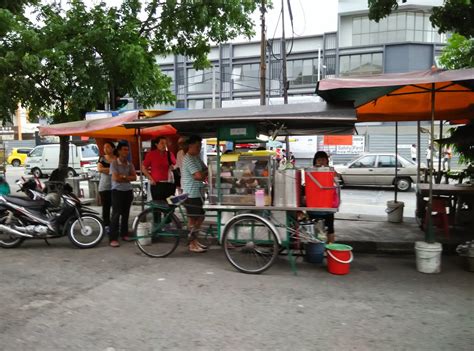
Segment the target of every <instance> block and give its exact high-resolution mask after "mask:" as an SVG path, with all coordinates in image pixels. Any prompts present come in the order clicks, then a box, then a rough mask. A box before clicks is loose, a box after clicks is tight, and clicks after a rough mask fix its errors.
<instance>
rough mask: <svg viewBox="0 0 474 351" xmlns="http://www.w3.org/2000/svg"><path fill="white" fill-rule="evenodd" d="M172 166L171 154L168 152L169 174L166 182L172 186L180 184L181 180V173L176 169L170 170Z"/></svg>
mask: <svg viewBox="0 0 474 351" xmlns="http://www.w3.org/2000/svg"><path fill="white" fill-rule="evenodd" d="M172 166H173V163H172V162H171V153H170V152H169V151H168V167H169V172H168V180H169V182H170V183H173V184H178V185H179V184H180V179H181V171H180V170H179V168H178V169H172V168H171V167H172Z"/></svg>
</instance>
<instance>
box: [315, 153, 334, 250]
mask: <svg viewBox="0 0 474 351" xmlns="http://www.w3.org/2000/svg"><path fill="white" fill-rule="evenodd" d="M313 167H316V168H318V167H329V157H328V154H327V153H325V152H324V151H318V152H316V154H315V155H314V158H313ZM308 216H309V217H310V218H311V219H316V220H321V219H323V220H324V225H325V226H326V230H327V232H326V237H327V242H328V243H333V242H334V241H335V240H336V234H335V233H334V213H331V212H313V211H308Z"/></svg>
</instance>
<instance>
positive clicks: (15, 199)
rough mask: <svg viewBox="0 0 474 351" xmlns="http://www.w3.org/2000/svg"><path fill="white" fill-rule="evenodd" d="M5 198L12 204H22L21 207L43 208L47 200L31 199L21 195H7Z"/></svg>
mask: <svg viewBox="0 0 474 351" xmlns="http://www.w3.org/2000/svg"><path fill="white" fill-rule="evenodd" d="M5 199H6V200H7V201H8V202H11V203H12V204H15V205H18V206H21V207H26V208H34V209H40V208H43V207H44V206H45V205H46V201H44V200H42V199H40V200H31V199H27V198H24V197H19V196H11V195H10V196H5Z"/></svg>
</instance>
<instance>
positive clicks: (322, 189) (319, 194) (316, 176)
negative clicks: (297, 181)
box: [304, 167, 339, 208]
mask: <svg viewBox="0 0 474 351" xmlns="http://www.w3.org/2000/svg"><path fill="white" fill-rule="evenodd" d="M304 172H305V184H306V189H305V192H306V206H307V207H320V208H338V207H339V194H338V191H337V186H335V182H334V177H335V176H336V172H334V170H333V169H332V168H329V167H322V168H307V169H305V170H304Z"/></svg>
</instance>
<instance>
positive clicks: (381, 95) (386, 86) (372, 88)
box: [316, 69, 474, 122]
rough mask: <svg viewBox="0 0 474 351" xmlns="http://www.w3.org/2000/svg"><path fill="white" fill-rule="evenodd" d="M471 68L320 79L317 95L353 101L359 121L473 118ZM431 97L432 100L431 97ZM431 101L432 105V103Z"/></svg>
mask: <svg viewBox="0 0 474 351" xmlns="http://www.w3.org/2000/svg"><path fill="white" fill-rule="evenodd" d="M473 90H474V69H462V70H451V71H442V70H428V71H417V72H408V73H392V74H381V75H374V76H367V77H357V78H336V79H326V80H322V81H321V82H320V83H319V84H318V87H317V90H316V92H317V94H318V95H320V96H321V97H323V98H324V99H325V100H326V101H328V102H332V103H347V102H349V103H353V104H354V107H356V110H357V121H358V122H369V121H370V122H384V121H421V120H431V119H432V106H434V118H435V119H436V120H472V119H474V91H473ZM433 98H434V99H433ZM433 100H434V105H432V102H433Z"/></svg>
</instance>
